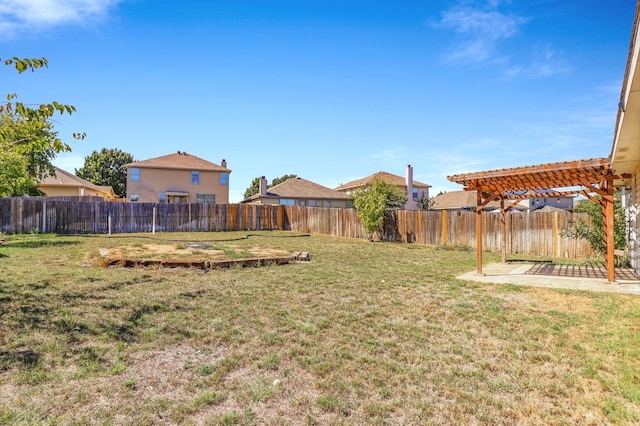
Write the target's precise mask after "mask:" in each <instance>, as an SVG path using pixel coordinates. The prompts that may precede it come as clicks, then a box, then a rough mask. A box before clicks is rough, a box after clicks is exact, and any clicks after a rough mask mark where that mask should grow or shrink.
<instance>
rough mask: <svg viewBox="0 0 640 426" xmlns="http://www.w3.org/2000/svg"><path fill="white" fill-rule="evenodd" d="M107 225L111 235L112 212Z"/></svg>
mask: <svg viewBox="0 0 640 426" xmlns="http://www.w3.org/2000/svg"><path fill="white" fill-rule="evenodd" d="M107 226H108V228H109V235H111V212H109V216H107Z"/></svg>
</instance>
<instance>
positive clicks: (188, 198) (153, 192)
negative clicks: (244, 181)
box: [125, 151, 231, 204]
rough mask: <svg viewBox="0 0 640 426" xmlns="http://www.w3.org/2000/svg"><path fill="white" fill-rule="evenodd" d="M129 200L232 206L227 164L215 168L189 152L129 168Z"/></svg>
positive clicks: (151, 160) (223, 161) (133, 164)
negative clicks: (229, 204)
mask: <svg viewBox="0 0 640 426" xmlns="http://www.w3.org/2000/svg"><path fill="white" fill-rule="evenodd" d="M125 167H126V168H127V200H128V201H131V202H153V203H210V204H227V203H229V174H230V173H231V170H229V169H228V168H227V162H226V160H222V162H221V163H220V165H218V164H214V163H212V162H209V161H207V160H203V159H202V158H199V157H196V156H195V155H191V154H189V153H187V152H183V151H178V152H176V153H173V154H169V155H164V156H162V157H156V158H150V159H148V160H144V161H135V162H133V163H129V164H126V165H125Z"/></svg>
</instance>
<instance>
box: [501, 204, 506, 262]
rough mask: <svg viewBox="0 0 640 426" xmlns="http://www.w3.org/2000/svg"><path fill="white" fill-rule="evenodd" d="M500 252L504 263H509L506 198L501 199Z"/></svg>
mask: <svg viewBox="0 0 640 426" xmlns="http://www.w3.org/2000/svg"><path fill="white" fill-rule="evenodd" d="M500 252H501V253H502V263H507V212H506V211H505V209H504V197H500Z"/></svg>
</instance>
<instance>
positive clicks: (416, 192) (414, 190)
mask: <svg viewBox="0 0 640 426" xmlns="http://www.w3.org/2000/svg"><path fill="white" fill-rule="evenodd" d="M413 199H414V200H416V201H418V189H417V188H413Z"/></svg>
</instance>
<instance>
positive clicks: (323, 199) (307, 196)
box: [241, 176, 350, 208]
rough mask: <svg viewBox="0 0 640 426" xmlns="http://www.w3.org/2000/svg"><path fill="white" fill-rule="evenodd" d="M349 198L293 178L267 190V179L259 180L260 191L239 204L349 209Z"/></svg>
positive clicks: (324, 187) (298, 178) (309, 182)
mask: <svg viewBox="0 0 640 426" xmlns="http://www.w3.org/2000/svg"><path fill="white" fill-rule="evenodd" d="M349 199H350V197H349V196H348V195H347V194H344V193H342V192H338V191H334V190H333V189H331V188H327V187H326V186H322V185H318V184H317V183H314V182H311V181H308V180H306V179H302V178H300V177H295V178H291V179H288V180H286V181H284V182H282V183H280V184H278V185H275V186H272V187H271V188H267V179H266V178H265V177H264V176H262V178H260V190H259V192H258V193H257V194H255V195H252V196H251V197H249V198H246V199H244V200H242V201H241V203H256V204H283V205H292V206H293V205H295V206H309V207H337V208H347V207H349V204H350V201H349Z"/></svg>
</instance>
